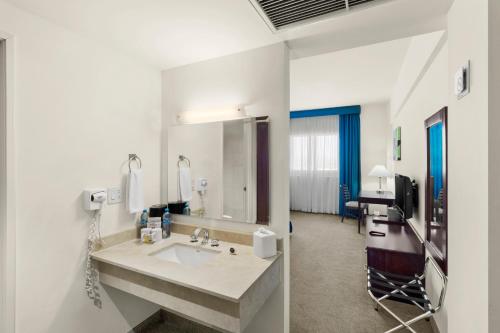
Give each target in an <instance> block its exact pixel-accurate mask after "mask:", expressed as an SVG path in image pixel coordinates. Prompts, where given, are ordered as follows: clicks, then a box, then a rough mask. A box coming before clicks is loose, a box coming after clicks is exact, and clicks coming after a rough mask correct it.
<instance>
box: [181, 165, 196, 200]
mask: <svg viewBox="0 0 500 333" xmlns="http://www.w3.org/2000/svg"><path fill="white" fill-rule="evenodd" d="M191 184H192V181H191V168H188V167H180V168H179V192H180V194H181V198H180V199H181V201H191V200H192V199H193V189H192V185H191Z"/></svg>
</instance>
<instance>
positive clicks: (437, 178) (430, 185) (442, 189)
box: [425, 108, 448, 274]
mask: <svg viewBox="0 0 500 333" xmlns="http://www.w3.org/2000/svg"><path fill="white" fill-rule="evenodd" d="M425 128H426V136H427V180H426V194H425V195H426V205H425V207H426V214H425V215H426V245H427V248H428V249H429V252H430V253H431V255H432V256H433V257H434V259H436V262H437V263H438V264H439V265H440V266H441V269H442V270H443V272H444V273H445V274H446V273H447V268H448V267H447V266H448V260H447V258H448V252H447V251H448V247H447V245H448V204H447V197H448V190H447V188H448V182H447V171H448V170H447V165H448V164H447V155H448V151H447V108H443V109H441V110H439V111H438V112H437V113H436V114H434V115H433V116H431V117H430V118H428V119H427V120H426V121H425Z"/></svg>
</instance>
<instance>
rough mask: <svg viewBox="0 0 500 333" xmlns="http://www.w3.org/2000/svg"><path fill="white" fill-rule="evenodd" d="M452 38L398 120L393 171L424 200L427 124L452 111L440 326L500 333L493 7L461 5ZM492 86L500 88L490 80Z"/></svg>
mask: <svg viewBox="0 0 500 333" xmlns="http://www.w3.org/2000/svg"><path fill="white" fill-rule="evenodd" d="M497 9H498V8H497ZM495 19H496V18H495ZM447 34H448V41H447V43H445V45H444V46H440V44H442V43H437V45H436V46H437V47H436V51H438V52H439V53H438V54H437V55H436V56H435V57H433V56H432V55H431V57H430V58H429V59H430V62H429V65H428V66H427V68H426V69H424V72H423V74H422V75H421V79H420V81H419V82H418V84H417V85H416V86H415V89H414V91H413V92H412V93H411V94H410V97H409V99H408V100H407V102H406V104H405V105H404V106H403V107H402V108H401V109H400V110H395V112H394V113H395V116H394V117H393V126H398V125H402V126H403V128H402V144H403V146H402V149H403V152H402V156H403V160H402V161H401V162H394V169H395V170H398V171H400V172H401V173H404V174H407V175H409V176H411V177H415V178H417V182H418V183H419V184H421V191H420V199H421V200H422V199H423V198H424V193H423V190H424V189H423V187H424V184H425V183H424V180H425V161H426V157H425V131H424V130H423V120H424V119H425V118H426V117H428V116H429V115H431V114H432V113H433V112H435V111H437V110H438V109H439V108H440V107H442V106H444V105H448V106H449V111H448V144H449V148H448V184H449V189H448V210H449V215H448V224H449V230H448V253H449V258H448V277H449V284H448V293H447V299H446V302H445V308H444V311H443V312H442V313H440V314H439V315H438V316H437V318H436V321H437V324H438V326H439V328H440V331H441V332H442V333H443V332H453V333H455V332H457V333H461V332H488V331H489V332H496V329H497V328H495V327H493V325H494V324H495V323H496V322H495V321H496V320H497V319H495V317H498V316H497V315H496V314H494V313H493V311H494V309H495V308H496V306H497V304H496V303H490V302H491V299H489V297H492V296H489V295H491V292H492V291H493V292H494V291H495V289H494V288H492V287H491V286H492V284H490V285H489V284H488V282H489V281H488V273H489V274H490V278H492V277H497V275H495V274H497V273H498V271H497V269H496V268H494V267H496V266H497V265H496V262H495V263H494V262H493V260H494V259H493V258H495V250H497V249H496V248H495V246H493V245H491V244H490V249H489V250H490V252H488V232H489V231H490V232H492V234H491V235H490V237H491V238H490V239H495V242H496V238H495V237H496V235H498V229H496V227H494V225H496V221H492V216H489V215H488V214H489V213H490V214H491V212H495V214H496V211H495V210H494V208H495V207H497V206H496V204H497V201H495V199H493V198H491V197H489V195H492V193H495V191H496V190H495V189H492V188H491V185H490V186H489V184H492V183H491V180H492V179H496V178H495V175H494V174H493V173H491V170H489V169H488V163H491V164H490V167H491V166H492V165H497V164H495V163H496V162H495V161H498V160H497V159H496V157H498V156H497V155H496V151H495V149H496V148H495V147H496V144H497V143H498V140H496V141H495V139H498V138H497V137H496V135H495V134H492V133H489V132H488V130H489V129H488V124H490V126H495V125H493V124H496V123H494V122H492V120H494V119H495V118H494V117H492V115H493V114H494V111H493V110H494V109H492V106H491V105H490V106H489V108H490V110H491V111H488V91H489V89H492V87H488V72H489V68H488V1H486V0H481V1H475V2H471V1H467V0H455V2H454V4H453V6H452V7H451V9H450V12H449V14H448V31H447ZM434 53H436V52H434ZM490 56H491V54H490ZM491 59H493V58H490V60H491ZM467 60H470V61H471V69H472V72H471V93H470V94H469V95H467V96H466V97H464V98H462V99H460V100H457V98H456V97H455V96H454V94H453V74H454V73H455V71H456V70H457V69H458V68H459V66H461V65H462V64H464V63H465V62H466V61H467ZM493 68H495V67H493ZM492 82H493V83H494V82H495V81H494V80H492V79H491V78H490V83H492ZM490 91H491V90H490ZM494 100H495V99H494V98H492V99H491V100H490V101H494ZM412 105H413V106H412ZM489 117H490V118H489ZM419 124H422V125H421V126H420V125H419ZM415 129H416V130H415ZM490 129H491V127H490ZM492 144H493V146H492ZM492 152H493V153H492ZM488 153H490V154H491V155H488ZM492 159H493V160H492ZM471 170H473V171H474V174H473V176H471V173H470V172H471ZM489 172H490V173H489ZM488 177H490V179H488ZM488 204H490V206H488ZM423 209H424V207H423V206H422V205H421V207H420V208H419V214H418V215H417V216H416V218H415V219H414V222H415V225H416V227H417V229H418V230H419V231H420V232H421V233H422V232H423V231H424V224H423V221H424V218H423ZM488 221H489V222H490V225H489V224H488ZM489 258H490V259H489ZM488 260H490V262H489V263H490V265H491V266H490V267H489V266H488ZM492 266H493V267H492ZM489 268H490V270H489ZM490 282H491V281H490ZM472 285H474V287H473V288H471V286H472ZM488 286H490V287H488ZM431 288H432V286H431ZM489 288H490V289H489ZM492 289H493V290H492ZM493 302H494V301H493ZM488 323H490V326H489V325H488Z"/></svg>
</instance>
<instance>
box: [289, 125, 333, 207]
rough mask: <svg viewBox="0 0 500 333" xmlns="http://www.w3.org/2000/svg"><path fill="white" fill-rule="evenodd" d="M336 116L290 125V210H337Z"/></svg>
mask: <svg viewBox="0 0 500 333" xmlns="http://www.w3.org/2000/svg"><path fill="white" fill-rule="evenodd" d="M338 158H339V117H338V116H324V117H309V118H295V119H292V120H291V122H290V208H291V209H292V210H298V211H303V212H313V213H329V214H336V213H338V210H339V200H338V193H339V171H338V170H339V167H338V165H339V163H338Z"/></svg>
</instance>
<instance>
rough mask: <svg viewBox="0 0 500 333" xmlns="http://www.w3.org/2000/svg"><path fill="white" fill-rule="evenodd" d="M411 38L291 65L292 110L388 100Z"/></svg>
mask: <svg viewBox="0 0 500 333" xmlns="http://www.w3.org/2000/svg"><path fill="white" fill-rule="evenodd" d="M410 41H411V38H405V39H399V40H394V41H390V42H384V43H379V44H373V45H369V46H363V47H359V48H355V49H349V50H344V51H338V52H332V53H327V54H322V55H317V56H313V57H307V58H301V59H296V60H292V61H291V62H290V108H291V110H307V109H314V108H322V107H331V106H343V105H352V104H366V103H374V102H382V101H388V100H389V99H390V97H391V94H392V91H393V88H394V85H395V84H396V81H397V79H398V75H399V71H400V69H401V65H402V64H403V60H404V58H405V56H406V53H407V50H408V47H409V45H410Z"/></svg>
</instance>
